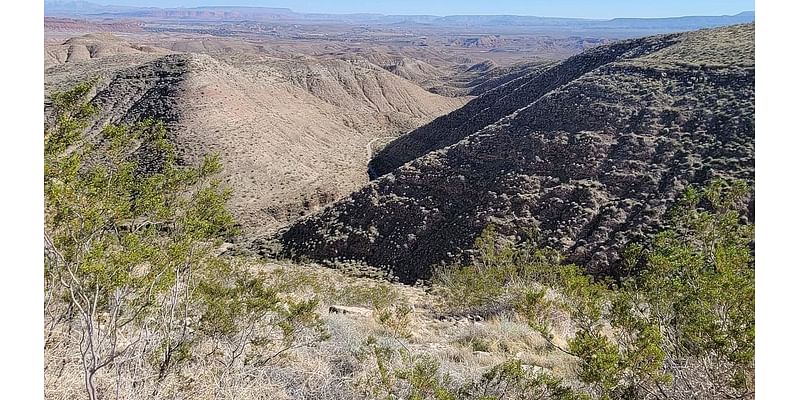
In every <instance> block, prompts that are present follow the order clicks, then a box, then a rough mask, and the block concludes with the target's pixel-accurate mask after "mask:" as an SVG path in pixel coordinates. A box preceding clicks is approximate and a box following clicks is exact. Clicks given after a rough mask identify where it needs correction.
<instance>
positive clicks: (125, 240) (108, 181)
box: [44, 84, 324, 399]
mask: <svg viewBox="0 0 800 400" xmlns="http://www.w3.org/2000/svg"><path fill="white" fill-rule="evenodd" d="M90 90H91V85H90V84H82V85H78V86H77V87H75V88H74V89H72V90H70V91H67V92H63V93H55V94H54V95H53V96H52V101H53V107H54V113H55V118H54V123H53V125H52V126H49V127H47V128H46V130H45V138H44V139H45V154H44V164H45V175H44V187H45V235H44V236H45V254H46V257H45V268H44V273H45V278H46V279H45V281H46V285H45V307H44V308H45V313H46V315H45V317H46V318H45V321H46V326H45V329H46V331H45V335H46V346H48V347H46V349H45V350H46V352H47V351H48V350H53V349H54V348H60V349H62V348H67V349H69V348H71V349H73V354H74V355H75V356H77V358H78V360H79V363H80V365H81V367H80V369H81V370H82V372H83V386H84V388H85V391H86V394H87V395H88V397H89V398H90V399H95V398H98V397H100V396H101V393H100V392H99V391H98V388H97V385H96V376H97V375H98V374H100V373H101V372H108V373H110V374H113V376H114V378H113V380H114V381H115V382H116V384H115V386H116V388H115V389H114V390H115V391H116V392H115V393H116V394H115V396H117V397H119V396H121V395H120V391H121V390H122V389H121V388H122V387H123V386H125V387H128V388H131V390H133V388H135V390H136V391H138V392H141V391H142V390H143V389H142V388H143V387H147V388H149V396H152V397H156V396H158V395H159V391H160V389H161V386H162V384H163V383H164V382H165V381H167V380H168V379H167V378H168V377H169V376H170V375H174V374H176V373H179V372H180V371H181V368H182V366H184V365H185V364H186V363H187V362H189V361H191V360H193V359H194V358H196V357H197V356H198V355H197V351H198V349H199V348H200V347H201V344H202V345H208V343H209V342H210V343H212V345H211V346H212V347H213V348H214V351H212V352H210V353H209V354H208V356H211V355H212V354H215V353H216V350H217V349H218V348H220V347H225V350H224V351H222V352H221V354H219V357H212V359H219V360H222V362H223V364H224V365H225V366H227V367H228V368H231V367H233V366H234V364H235V363H236V362H237V360H239V359H240V358H241V356H242V355H244V354H245V353H246V350H247V349H249V348H251V347H254V346H255V347H260V348H261V349H260V350H259V351H258V352H257V353H259V354H267V355H268V356H266V357H267V360H268V359H269V358H270V357H271V356H275V355H277V354H282V353H283V352H285V351H287V350H288V349H291V348H295V347H297V346H298V345H300V344H301V343H302V344H304V345H307V344H309V343H310V342H309V340H319V339H322V338H324V330H323V329H321V327H320V323H319V320H318V316H317V314H316V313H315V311H314V309H315V307H316V302H314V301H313V300H308V301H292V300H290V299H285V298H281V297H280V296H279V294H278V293H277V292H276V291H275V290H273V289H271V288H269V287H267V286H266V285H265V283H264V280H262V279H260V278H259V277H255V276H251V275H250V274H249V273H248V272H247V271H246V270H244V269H242V268H239V267H238V266H237V265H234V264H231V263H229V262H227V261H225V260H222V259H220V258H217V257H216V256H215V250H216V248H217V247H218V245H219V244H220V243H221V240H223V239H225V238H226V237H229V236H231V235H233V234H235V232H236V224H235V221H234V219H233V217H232V216H231V215H230V214H229V213H228V211H227V210H226V208H225V202H226V200H227V199H228V198H229V196H230V192H229V191H228V190H226V189H224V188H223V187H222V185H221V183H220V181H219V180H217V179H216V178H215V175H216V174H217V173H218V172H219V171H220V169H221V165H220V163H219V161H218V159H217V158H216V157H213V156H211V157H206V158H205V160H204V161H203V162H202V163H201V164H200V165H198V166H193V167H192V166H180V165H178V163H177V157H176V154H175V149H174V147H173V145H172V144H171V143H170V142H169V141H168V140H167V135H166V129H165V127H164V125H163V124H161V123H159V122H157V121H153V120H145V121H142V122H140V123H137V124H134V125H131V126H128V125H113V124H112V125H107V126H105V127H104V129H103V130H102V132H101V133H102V134H101V136H100V137H99V138H90V137H89V136H88V135H87V134H86V132H85V131H86V129H87V127H88V126H89V123H90V120H91V117H92V115H93V114H94V112H95V109H94V107H92V106H90V105H87V104H86V103H85V102H84V101H85V98H86V96H87V95H88V93H89V92H90ZM306 330H310V331H313V332H315V334H312V335H310V339H309V338H305V337H304V334H301V333H302V332H305V331H306ZM275 331H276V332H277V333H270V332H275ZM265 332H266V333H265ZM305 336H309V335H305ZM300 338H303V340H305V341H303V342H298V341H299V340H301V339H300ZM223 344H224V346H222V345H223ZM265 348H267V349H268V350H265ZM51 354H55V352H51ZM269 354H272V355H271V356H269ZM63 357H64V358H62V360H61V361H60V363H56V365H55V366H58V365H59V364H60V365H61V367H60V368H57V369H56V371H57V372H54V371H48V364H46V365H45V373H46V374H45V375H46V376H49V375H48V372H53V373H55V374H59V373H62V372H63V371H64V368H63V366H64V364H66V363H67V362H68V360H67V359H66V358H71V356H70V355H68V354H67V353H64V355H63ZM51 378H54V377H51ZM179 380H180V379H179ZM104 390H108V389H107V388H106V389H104ZM106 396H110V394H106V395H103V397H106ZM123 397H124V396H123Z"/></svg>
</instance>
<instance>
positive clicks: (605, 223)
mask: <svg viewBox="0 0 800 400" xmlns="http://www.w3.org/2000/svg"><path fill="white" fill-rule="evenodd" d="M753 36H754V27H753V26H752V25H741V26H735V27H726V28H720V29H715V30H707V31H698V32H690V33H686V34H680V35H668V36H656V37H650V38H645V39H640V40H635V41H629V42H623V43H618V44H615V45H611V46H605V47H601V48H598V49H596V50H591V51H589V52H587V53H585V54H582V55H580V56H577V57H574V58H571V59H569V60H567V61H564V62H563V63H562V64H560V65H558V66H555V67H553V68H552V69H550V70H548V71H545V72H543V73H541V74H537V75H536V76H535V77H527V78H521V79H518V80H514V81H512V82H510V83H508V84H506V85H505V86H503V87H501V88H499V89H497V90H496V91H494V92H489V93H487V94H486V95H484V96H482V97H481V98H479V99H476V100H474V101H472V102H470V103H469V104H468V105H467V106H465V107H464V108H462V109H460V110H457V111H456V112H453V113H451V114H450V115H448V116H447V117H443V118H439V119H438V120H436V121H434V122H433V123H432V124H430V125H428V126H425V127H423V128H421V129H419V130H417V131H416V132H415V134H412V135H409V137H418V138H420V140H416V141H412V140H410V139H408V137H404V139H405V140H399V141H398V143H403V146H405V147H406V148H407V149H409V150H410V151H411V153H410V154H405V153H403V152H401V151H398V147H397V146H400V145H399V144H395V145H394V147H393V148H392V149H387V150H386V151H385V152H384V153H383V154H384V157H383V158H381V159H383V160H388V161H390V162H387V164H384V165H385V166H387V167H388V166H389V165H391V164H392V163H399V162H400V161H402V160H403V159H410V158H412V157H413V156H414V155H415V154H417V153H418V152H423V151H425V150H427V149H434V151H432V152H429V153H427V154H425V155H423V156H422V157H419V158H417V159H416V160H414V161H412V162H410V163H407V164H405V165H403V166H401V167H400V168H397V169H395V170H394V171H392V172H391V173H388V174H386V175H384V176H383V177H381V178H380V179H378V180H376V181H374V182H372V183H371V184H370V185H368V186H367V187H365V188H363V189H362V190H360V191H358V192H356V193H354V194H353V195H351V196H350V197H349V198H346V199H343V200H341V201H339V202H337V203H335V204H333V205H331V206H329V207H327V208H325V209H324V210H322V211H321V212H319V213H317V214H316V215H314V216H312V217H310V218H307V219H304V220H302V221H300V222H298V223H296V224H294V225H293V226H292V227H291V228H290V229H288V230H287V231H285V232H283V233H282V234H281V235H280V236H279V237H278V238H277V239H278V240H279V241H280V242H281V243H282V245H283V247H282V254H283V255H285V256H290V257H309V258H313V259H346V260H349V259H356V260H364V261H366V262H367V263H369V264H371V265H373V266H381V267H384V268H386V269H389V270H391V271H392V272H393V273H395V274H396V275H397V276H399V277H400V278H401V279H402V280H404V281H406V282H413V281H414V280H415V279H418V278H427V277H428V276H430V273H431V269H432V268H433V267H434V266H436V265H438V264H440V263H443V262H445V263H446V262H452V261H458V260H462V257H466V256H468V255H469V249H470V248H471V247H472V243H473V241H474V239H475V237H476V236H477V235H478V234H479V233H480V232H481V231H482V230H483V228H484V227H485V226H486V225H487V224H489V223H493V224H495V225H496V226H497V231H498V232H499V233H500V234H501V235H504V236H507V237H510V238H512V239H514V238H515V237H516V238H517V239H519V238H520V237H521V236H522V232H524V231H525V230H526V229H528V228H535V229H538V231H539V233H540V234H539V235H538V239H537V241H538V244H539V245H543V246H549V247H553V248H555V249H558V250H560V251H562V252H563V253H564V254H565V255H566V256H567V258H568V260H570V261H576V262H579V263H582V264H584V265H586V266H587V268H589V270H591V271H592V272H595V273H601V274H602V273H613V272H614V268H616V266H617V265H618V260H619V251H620V249H621V248H622V247H623V246H625V245H626V243H629V242H634V241H640V240H643V239H644V238H646V237H647V236H649V235H651V234H652V233H654V232H656V231H657V230H658V229H659V228H660V227H661V224H662V221H664V215H665V213H666V211H667V210H668V208H669V207H670V206H671V205H672V204H673V202H674V201H675V199H676V197H677V196H678V195H679V194H680V193H681V191H682V190H683V189H684V188H686V187H687V185H690V184H703V183H705V182H707V181H708V180H709V179H711V178H712V177H716V176H723V177H729V178H738V179H744V180H746V181H750V182H752V181H753V179H754V104H755V102H754V98H755V97H754V96H755V95H754V77H755V65H754V40H753ZM479 105H483V106H484V107H479ZM515 107H516V108H515ZM459 115H460V116H462V118H456V116H459ZM503 116H505V117H503ZM501 117H502V118H501ZM446 121H458V122H459V123H458V124H453V125H449V124H447V123H446ZM484 121H489V123H484ZM481 124H483V126H480V125H481ZM479 126H480V127H479ZM470 131H476V133H473V134H471V135H470V134H469V132H470ZM428 139H432V140H428ZM451 143H452V144H451ZM448 144H450V145H449V146H448ZM444 146H447V147H444ZM436 149H438V150H436ZM387 154H396V158H389V157H387V156H386V155H387ZM750 217H751V218H752V217H753V216H752V215H750ZM255 246H256V247H260V246H263V245H262V244H259V243H256V244H255Z"/></svg>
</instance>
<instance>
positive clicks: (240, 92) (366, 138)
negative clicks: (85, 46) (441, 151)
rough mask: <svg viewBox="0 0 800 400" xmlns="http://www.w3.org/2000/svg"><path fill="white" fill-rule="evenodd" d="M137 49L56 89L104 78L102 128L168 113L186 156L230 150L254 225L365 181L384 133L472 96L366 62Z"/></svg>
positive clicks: (292, 214)
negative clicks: (438, 90)
mask: <svg viewBox="0 0 800 400" xmlns="http://www.w3.org/2000/svg"><path fill="white" fill-rule="evenodd" d="M82 40H87V38H82ZM137 56H139V55H131V54H116V55H113V56H108V57H105V56H103V55H102V54H101V55H98V57H97V58H89V59H83V60H80V61H76V62H68V63H66V64H63V65H57V66H54V67H51V68H50V69H48V70H47V74H46V85H45V86H46V91H48V90H53V89H59V88H65V87H68V86H69V85H70V84H73V83H75V82H77V81H79V80H81V79H86V78H89V77H92V76H96V77H98V78H99V81H98V84H97V93H96V95H95V96H94V99H93V100H92V101H93V103H95V104H96V105H98V106H99V108H100V110H101V111H100V114H99V116H98V120H97V124H96V125H95V128H96V129H95V132H96V131H97V130H98V129H99V128H100V127H101V126H102V125H103V124H104V123H106V122H125V123H131V122H135V121H138V120H140V119H142V118H145V117H156V118H159V119H162V120H164V121H166V122H168V123H169V124H170V127H171V135H172V139H173V140H174V141H175V143H176V145H177V147H178V149H179V155H180V156H181V158H182V160H184V161H185V162H188V163H194V162H197V161H199V159H200V157H202V156H203V155H204V154H208V153H218V154H219V155H220V158H221V161H222V163H223V165H224V172H223V179H224V180H225V182H227V183H228V184H229V185H230V186H231V187H232V189H233V196H234V197H233V199H232V201H231V207H232V211H233V212H234V214H235V215H236V216H237V218H238V220H239V221H240V222H241V223H242V224H243V226H244V227H245V228H246V231H260V232H265V231H269V230H271V229H274V228H277V227H279V226H282V225H284V224H286V223H288V222H289V221H292V220H293V219H295V218H297V217H298V216H301V215H304V214H306V213H308V212H310V211H313V210H315V209H317V208H319V207H320V206H321V205H324V204H327V203H329V202H331V201H333V200H335V199H337V198H340V197H342V196H345V195H347V194H348V193H350V192H352V191H353V190H356V189H357V188H359V187H360V186H361V185H363V184H364V183H366V182H367V180H368V179H367V174H366V173H365V171H366V164H367V161H368V157H369V154H370V152H371V150H370V144H371V141H373V139H377V138H381V139H385V138H387V137H389V138H390V137H396V136H398V135H400V134H402V133H403V132H406V131H408V130H410V129H413V128H415V127H417V126H419V125H421V124H424V123H426V122H428V121H430V120H431V119H433V118H434V117H436V116H438V115H442V114H444V113H447V112H449V111H451V110H453V109H455V108H457V107H459V106H461V105H463V104H464V100H462V99H458V98H449V97H443V96H438V95H435V94H432V93H429V92H427V91H425V90H424V89H422V88H420V87H419V86H417V85H415V84H413V83H412V82H409V81H407V80H405V79H402V78H400V77H398V76H396V75H393V74H391V73H389V72H387V71H385V70H384V69H382V68H380V67H378V66H375V65H372V64H370V63H367V62H363V61H348V60H336V59H325V60H323V59H314V58H308V57H294V58H290V59H284V58H277V57H270V56H266V55H257V54H250V53H240V52H235V53H232V54H215V55H213V56H211V55H208V54H195V53H175V54H169V55H165V56H164V55H158V56H157V55H153V54H152V53H147V54H144V55H142V56H141V59H140V60H139V61H134V60H135V59H136V57H137ZM123 66H124V67H123Z"/></svg>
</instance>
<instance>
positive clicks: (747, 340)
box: [434, 180, 755, 399]
mask: <svg viewBox="0 0 800 400" xmlns="http://www.w3.org/2000/svg"><path fill="white" fill-rule="evenodd" d="M748 196H749V189H748V188H747V186H746V185H744V184H743V183H741V182H724V181H721V180H717V181H713V182H711V183H710V184H709V185H708V186H707V187H705V188H704V189H696V188H689V189H688V190H687V191H686V193H685V194H684V196H683V197H682V198H681V199H680V201H678V202H677V204H676V205H675V206H674V207H673V208H672V209H671V211H670V213H669V224H668V227H667V229H666V230H664V231H663V232H661V233H660V234H658V235H657V236H656V237H655V238H654V239H653V240H652V242H650V243H634V244H630V245H629V246H628V247H627V248H625V249H624V250H623V252H622V255H621V256H622V259H623V262H622V266H621V267H620V269H619V271H617V272H619V273H618V274H616V276H615V277H614V279H610V278H604V277H596V276H590V275H587V274H585V273H584V272H583V270H582V269H581V268H580V267H579V266H576V265H561V264H560V263H559V259H558V257H557V256H555V255H553V254H552V253H551V252H547V251H544V250H542V249H535V248H533V247H532V246H529V245H525V244H523V245H514V244H511V243H509V242H505V243H501V242H499V241H498V239H496V234H495V232H494V229H492V227H489V228H487V229H486V231H484V233H483V234H482V235H481V236H480V237H479V238H478V240H477V241H476V248H477V250H478V254H479V256H478V257H477V258H476V262H475V264H474V265H471V266H467V267H464V268H450V269H446V270H443V271H440V272H438V273H437V275H436V279H435V281H434V282H435V283H434V284H435V285H436V286H437V290H438V292H439V293H441V296H442V298H443V304H444V307H445V309H447V310H451V311H452V310H456V311H457V310H464V309H467V310H472V311H473V312H474V310H482V311H484V312H485V311H487V310H497V309H503V310H504V309H513V311H514V312H515V313H516V314H517V315H519V316H521V317H523V318H524V319H525V320H527V321H528V323H529V325H530V326H531V327H533V328H534V329H535V330H536V331H537V332H538V333H540V334H541V336H542V337H543V338H544V339H545V340H546V341H547V342H548V343H549V344H550V345H551V346H552V347H553V348H556V349H558V350H560V351H562V352H563V353H565V354H567V355H570V356H572V357H574V358H575V359H576V360H577V361H578V365H579V367H578V370H577V371H576V373H577V376H578V378H579V380H580V381H581V384H582V385H583V386H584V390H585V391H586V393H587V394H588V395H591V396H592V397H595V398H601V399H625V398H645V397H646V398H660V399H685V398H686V399H688V398H696V396H697V394H698V393H701V394H702V396H703V397H704V398H720V399H722V398H742V397H752V396H753V395H754V388H753V383H754V378H753V373H754V365H753V359H754V339H755V319H754V298H755V285H754V281H755V271H754V262H753V251H752V243H753V226H752V224H750V223H748V222H747V221H746V219H745V218H744V217H743V216H742V213H741V210H742V209H743V206H744V203H745V201H746V200H747V198H748ZM564 314H565V315H567V316H568V317H569V319H570V322H571V323H570V326H571V327H572V332H570V333H569V337H568V338H567V341H566V345H558V344H557V343H556V342H555V340H554V339H555V338H554V334H553V324H554V318H555V317H556V316H558V315H564ZM477 344H478V345H480V343H477Z"/></svg>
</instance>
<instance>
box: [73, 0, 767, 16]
mask: <svg viewBox="0 0 800 400" xmlns="http://www.w3.org/2000/svg"><path fill="white" fill-rule="evenodd" d="M89 1H90V2H93V3H97V4H107V5H112V4H113V5H128V6H158V7H198V6H210V5H218V6H233V5H239V6H264V7H287V8H291V9H292V10H294V11H298V12H322V13H357V12H369V13H381V14H432V15H454V14H515V15H536V16H544V17H581V18H615V17H642V18H646V17H674V16H685V15H723V14H737V13H739V12H741V11H752V10H754V9H755V1H754V0H655V1H654V0H89Z"/></svg>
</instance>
